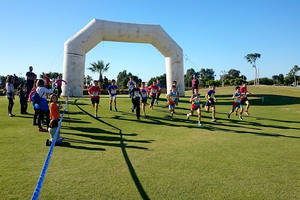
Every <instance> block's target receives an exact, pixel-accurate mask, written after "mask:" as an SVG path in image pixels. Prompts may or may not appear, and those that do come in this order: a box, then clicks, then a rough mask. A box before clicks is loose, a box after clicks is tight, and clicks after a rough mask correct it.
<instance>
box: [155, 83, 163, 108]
mask: <svg viewBox="0 0 300 200" xmlns="http://www.w3.org/2000/svg"><path fill="white" fill-rule="evenodd" d="M156 85H157V87H158V91H157V97H156V99H155V104H156V105H158V100H159V97H160V94H161V88H162V84H161V83H160V80H159V79H157V80H156Z"/></svg>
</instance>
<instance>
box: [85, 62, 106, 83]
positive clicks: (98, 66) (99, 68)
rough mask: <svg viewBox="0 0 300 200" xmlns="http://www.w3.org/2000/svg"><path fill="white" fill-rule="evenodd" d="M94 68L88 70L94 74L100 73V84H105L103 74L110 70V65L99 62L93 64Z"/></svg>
mask: <svg viewBox="0 0 300 200" xmlns="http://www.w3.org/2000/svg"><path fill="white" fill-rule="evenodd" d="M91 65H92V67H89V68H88V69H89V70H91V71H92V72H94V73H99V82H100V83H102V82H103V77H102V75H103V73H104V72H106V71H107V70H108V69H109V67H110V66H109V65H110V63H106V64H105V63H104V61H103V60H98V61H97V62H93V63H91Z"/></svg>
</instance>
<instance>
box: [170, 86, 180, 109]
mask: <svg viewBox="0 0 300 200" xmlns="http://www.w3.org/2000/svg"><path fill="white" fill-rule="evenodd" d="M173 86H174V87H175V92H176V93H177V98H176V101H175V103H176V105H177V106H178V102H179V90H178V87H177V81H173V82H172V86H171V87H173ZM170 92H171V91H170Z"/></svg>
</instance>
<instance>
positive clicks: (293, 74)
mask: <svg viewBox="0 0 300 200" xmlns="http://www.w3.org/2000/svg"><path fill="white" fill-rule="evenodd" d="M299 70H300V67H298V65H294V67H293V68H292V69H291V71H290V73H289V74H288V75H290V76H292V77H293V78H294V86H295V87H296V86H297V72H298V71H299Z"/></svg>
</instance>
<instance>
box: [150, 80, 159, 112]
mask: <svg viewBox="0 0 300 200" xmlns="http://www.w3.org/2000/svg"><path fill="white" fill-rule="evenodd" d="M148 89H149V93H150V96H151V98H152V100H151V103H150V105H149V108H150V109H151V110H152V109H153V104H154V101H155V99H156V97H157V92H158V89H159V88H158V86H157V85H156V81H153V83H152V85H150V86H149V87H148Z"/></svg>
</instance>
